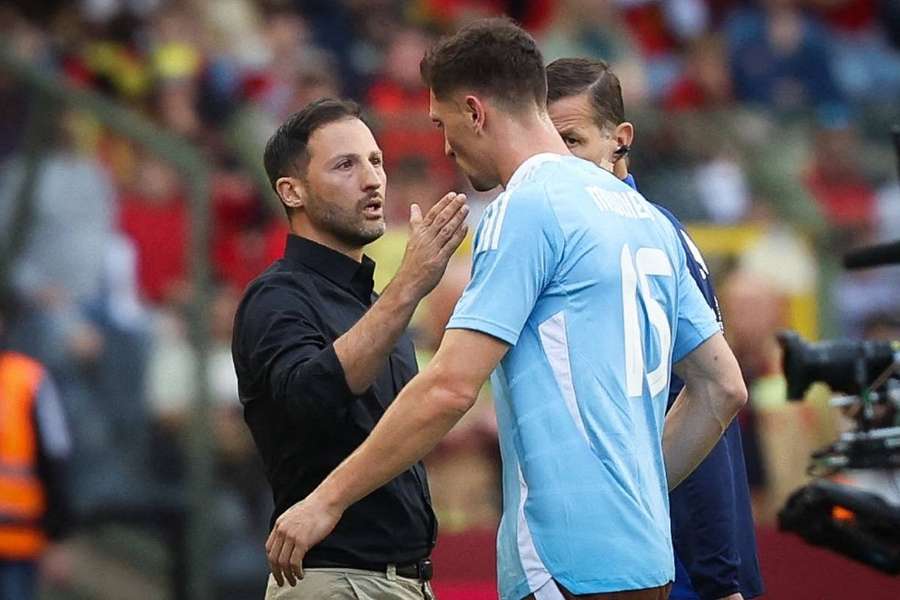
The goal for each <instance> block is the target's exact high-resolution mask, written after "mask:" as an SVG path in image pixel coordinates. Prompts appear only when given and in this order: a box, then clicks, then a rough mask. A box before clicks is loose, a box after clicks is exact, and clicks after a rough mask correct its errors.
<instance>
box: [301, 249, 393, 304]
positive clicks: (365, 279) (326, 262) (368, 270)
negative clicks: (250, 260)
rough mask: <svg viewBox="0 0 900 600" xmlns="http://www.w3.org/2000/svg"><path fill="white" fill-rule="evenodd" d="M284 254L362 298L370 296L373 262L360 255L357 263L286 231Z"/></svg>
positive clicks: (368, 299)
mask: <svg viewBox="0 0 900 600" xmlns="http://www.w3.org/2000/svg"><path fill="white" fill-rule="evenodd" d="M284 258H285V260H287V261H288V262H289V263H292V264H294V265H303V266H305V267H308V268H309V269H312V270H313V271H315V272H317V273H319V274H321V275H324V276H325V277H327V278H328V279H330V280H331V281H333V282H334V283H336V284H338V285H339V286H341V287H342V288H345V289H350V290H352V291H353V293H354V294H355V295H356V296H357V297H359V298H360V299H361V300H363V301H364V302H369V301H371V299H372V289H373V288H374V287H375V262H374V261H373V260H372V259H371V258H369V257H368V256H363V259H362V262H361V263H358V262H356V261H355V260H353V259H352V258H350V257H349V256H347V255H346V254H342V253H340V252H338V251H337V250H332V249H331V248H329V247H327V246H323V245H322V244H319V243H316V242H314V241H312V240H310V239H309V238H305V237H300V236H298V235H293V234H288V236H287V243H286V244H285V248H284Z"/></svg>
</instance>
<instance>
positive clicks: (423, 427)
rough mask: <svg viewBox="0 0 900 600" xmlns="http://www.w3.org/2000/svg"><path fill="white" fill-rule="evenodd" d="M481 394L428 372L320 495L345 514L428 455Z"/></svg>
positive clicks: (330, 478)
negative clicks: (355, 504)
mask: <svg viewBox="0 0 900 600" xmlns="http://www.w3.org/2000/svg"><path fill="white" fill-rule="evenodd" d="M445 383H446V384H445ZM477 393H478V389H477V387H476V388H474V389H473V390H471V391H466V392H462V391H460V388H459V386H455V385H453V384H452V383H450V382H444V381H442V377H441V375H440V373H438V372H436V371H435V370H426V371H424V372H423V373H421V374H420V375H418V376H416V377H415V378H413V380H412V381H410V382H409V384H407V386H406V387H405V388H403V391H402V392H401V393H400V395H399V396H397V398H396V400H394V402H393V404H391V406H390V408H388V410H387V412H385V413H384V416H383V417H381V420H380V421H379V422H378V424H377V425H376V426H375V429H373V430H372V433H371V434H370V435H369V437H368V438H367V439H366V441H365V442H363V443H362V444H361V445H360V446H359V448H357V449H356V451H355V452H353V454H351V455H350V456H349V457H348V458H347V459H346V460H345V461H344V462H343V463H341V464H340V465H339V466H338V467H337V468H336V469H335V470H334V471H333V472H332V473H331V475H329V476H328V478H326V479H325V481H324V482H322V484H321V485H320V486H319V487H318V488H317V489H316V491H315V492H314V494H315V495H316V497H317V498H318V499H319V500H322V501H323V502H324V503H325V504H327V505H329V506H331V507H335V508H336V509H337V510H339V511H341V512H343V511H344V510H346V509H347V507H348V506H350V505H351V504H353V503H354V502H356V501H358V500H360V499H362V498H364V497H365V496H367V495H368V494H369V493H371V492H372V491H374V490H376V489H378V488H379V487H381V486H383V485H384V484H386V483H387V482H389V481H391V480H392V479H394V478H395V477H397V476H398V475H399V474H400V473H402V472H404V471H405V470H407V469H408V468H409V467H410V466H411V465H413V464H414V463H415V462H416V461H418V460H420V459H421V458H422V457H424V456H425V455H426V454H428V452H430V451H431V450H432V449H433V448H434V447H435V446H436V445H437V443H438V442H439V441H440V440H441V438H443V437H444V436H445V435H446V434H447V432H448V431H450V429H451V428H452V427H453V426H454V425H455V424H456V423H457V422H458V421H459V420H460V419H461V418H462V416H463V415H464V414H465V413H466V411H468V410H469V409H470V408H471V407H472V405H473V404H474V402H475V398H476V396H477Z"/></svg>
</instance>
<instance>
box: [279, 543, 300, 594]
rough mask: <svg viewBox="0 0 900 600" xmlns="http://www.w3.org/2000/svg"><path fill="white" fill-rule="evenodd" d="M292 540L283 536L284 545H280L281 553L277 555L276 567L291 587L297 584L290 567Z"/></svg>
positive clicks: (292, 549)
mask: <svg viewBox="0 0 900 600" xmlns="http://www.w3.org/2000/svg"><path fill="white" fill-rule="evenodd" d="M294 548H296V546H294V540H292V539H291V538H290V537H285V539H284V545H283V546H282V547H281V554H279V555H278V568H279V569H281V574H282V575H283V576H284V578H285V579H286V580H287V582H288V583H289V584H291V587H294V586H295V585H297V579H296V578H295V577H294V570H293V569H292V568H291V554H293V552H294Z"/></svg>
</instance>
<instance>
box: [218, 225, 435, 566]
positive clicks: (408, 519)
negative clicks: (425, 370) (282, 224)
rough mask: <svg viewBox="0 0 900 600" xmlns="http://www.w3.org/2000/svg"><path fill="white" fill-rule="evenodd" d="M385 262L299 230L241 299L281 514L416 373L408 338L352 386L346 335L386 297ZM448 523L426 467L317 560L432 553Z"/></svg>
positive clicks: (317, 553)
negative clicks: (368, 378)
mask: <svg viewBox="0 0 900 600" xmlns="http://www.w3.org/2000/svg"><path fill="white" fill-rule="evenodd" d="M374 270H375V263H374V262H372V261H371V260H370V259H369V258H368V257H366V258H364V259H363V262H362V263H358V262H356V261H355V260H353V259H351V258H349V257H347V256H345V255H343V254H341V253H339V252H336V251H334V250H331V249H329V248H326V247H325V246H321V245H319V244H316V243H315V242H312V241H310V240H308V239H305V238H301V237H298V236H294V235H291V236H288V240H287V248H286V250H285V254H284V258H283V259H281V260H278V261H276V262H275V263H274V264H273V265H272V266H271V267H269V268H268V269H267V270H266V271H265V272H264V273H263V274H262V275H260V276H259V277H258V278H257V279H256V280H254V281H253V282H252V283H251V284H250V285H249V287H248V288H247V290H246V292H245V293H244V297H243V299H242V300H241V303H240V306H239V307H238V310H237V315H236V317H235V326H234V339H233V342H232V354H233V357H234V365H235V369H236V371H237V376H238V387H239V391H240V397H241V402H242V403H243V406H244V418H245V419H246V421H247V424H248V425H249V427H250V431H251V432H252V434H253V439H254V441H255V443H256V446H257V448H258V449H259V452H260V454H261V455H262V459H263V463H264V464H265V468H266V475H267V477H268V479H269V482H270V483H271V485H272V490H273V494H274V497H275V514H274V515H273V517H272V521H273V523H274V520H275V518H277V516H278V515H280V514H281V513H282V512H284V511H285V510H286V509H287V508H289V507H290V506H291V505H293V504H294V503H295V502H297V501H299V500H302V499H303V498H305V497H306V496H307V495H308V494H309V493H310V492H312V491H313V490H314V489H315V488H316V486H318V485H319V483H321V482H322V480H323V479H325V477H326V476H327V475H328V474H329V473H330V472H331V471H332V470H333V469H334V468H335V467H336V466H337V465H338V464H340V463H341V462H342V461H343V460H344V458H346V457H347V456H348V455H349V454H350V453H351V452H352V451H353V450H355V449H356V447H357V446H359V444H360V443H361V442H362V441H363V440H364V439H365V438H366V437H367V436H368V435H369V433H370V432H371V431H372V429H373V428H374V427H375V423H376V422H377V421H378V419H379V418H381V415H383V414H384V411H385V410H386V409H387V407H388V405H390V403H391V402H392V401H393V400H394V398H395V397H396V396H397V394H398V393H399V392H400V390H401V389H402V388H403V386H404V385H406V383H407V382H409V380H410V379H412V378H413V376H414V375H415V374H416V371H417V368H416V358H415V354H414V349H413V344H412V341H411V340H410V339H409V337H408V336H407V335H406V334H404V335H403V336H401V337H400V338H399V340H398V341H397V344H396V345H395V346H394V348H393V350H392V351H391V353H390V356H388V357H385V359H386V360H385V366H384V369H383V370H382V371H381V372H380V373H379V374H378V377H377V378H376V380H375V382H374V383H373V384H372V386H371V387H369V389H367V390H366V391H365V392H364V393H362V394H360V395H355V394H354V393H353V392H351V391H350V388H349V387H348V386H347V380H346V377H345V375H344V370H343V368H342V366H341V363H340V362H339V361H338V358H337V355H336V354H335V351H334V341H335V340H336V339H337V338H339V337H340V336H342V335H343V334H344V333H346V332H347V331H348V330H349V329H350V328H351V327H353V325H355V324H356V323H357V322H358V321H359V320H360V318H362V316H363V315H364V314H365V312H366V310H368V308H369V307H370V306H371V305H372V303H373V302H374V300H375V299H376V295H375V294H374V293H373V292H372V286H373V278H372V277H373V273H374ZM436 528H437V523H436V520H435V517H434V512H433V511H432V509H431V498H430V496H429V492H428V482H427V481H426V478H425V469H424V467H423V466H422V464H421V463H418V464H416V465H414V466H413V467H412V468H410V469H409V470H408V471H406V472H404V473H403V474H401V475H400V476H398V477H397V478H396V479H394V480H393V481H391V482H390V483H388V484H387V485H385V486H384V487H382V488H380V489H378V490H376V491H374V492H372V493H371V494H370V495H368V496H366V497H365V498H363V499H362V500H360V501H359V502H357V503H356V504H353V505H352V506H351V507H350V508H348V509H347V511H346V512H345V513H344V515H343V517H342V518H341V520H340V522H339V523H338V525H337V527H336V528H335V530H334V531H333V532H332V533H331V534H330V535H329V536H328V537H326V538H325V539H324V540H323V541H322V542H321V543H320V544H319V545H317V546H315V547H314V548H312V549H311V550H310V551H309V552H308V553H307V555H306V558H305V559H304V561H303V562H304V565H305V566H310V567H314V566H319V567H328V566H341V567H356V568H379V567H380V566H382V565H384V564H385V563H398V564H408V563H412V562H415V561H417V560H419V559H421V558H424V557H426V556H428V554H429V553H430V552H431V549H432V547H433V545H434V540H435V535H436Z"/></svg>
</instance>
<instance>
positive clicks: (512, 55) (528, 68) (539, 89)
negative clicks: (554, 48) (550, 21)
mask: <svg viewBox="0 0 900 600" xmlns="http://www.w3.org/2000/svg"><path fill="white" fill-rule="evenodd" d="M419 71H420V73H421V74H422V80H423V81H424V82H425V85H427V86H428V87H429V88H431V91H432V92H434V95H435V96H436V97H437V98H439V99H443V98H446V97H447V95H448V94H450V93H452V92H454V91H456V90H458V89H460V88H470V89H473V90H477V91H480V92H483V93H485V94H488V95H490V96H492V97H493V98H495V99H497V100H500V101H501V102H504V103H505V104H506V105H507V106H508V107H516V108H518V107H522V106H524V104H525V103H526V102H530V101H532V100H533V101H534V103H535V104H537V106H538V107H541V108H543V107H545V106H546V105H547V75H546V73H545V72H544V59H543V57H542V56H541V51H540V50H538V47H537V44H536V43H535V41H534V38H532V37H531V35H530V34H529V33H528V32H527V31H525V30H524V29H522V28H521V27H519V26H518V25H517V24H516V23H515V22H514V21H512V20H511V19H508V18H501V17H498V18H492V19H480V20H478V21H474V22H473V23H470V24H469V25H466V26H465V27H463V28H462V29H460V30H459V31H457V32H456V33H455V34H453V35H451V36H447V37H444V38H442V39H441V40H440V41H438V42H437V43H436V44H435V45H434V46H433V47H432V48H431V49H430V50H428V52H426V53H425V56H424V57H423V58H422V62H421V63H420V64H419Z"/></svg>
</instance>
